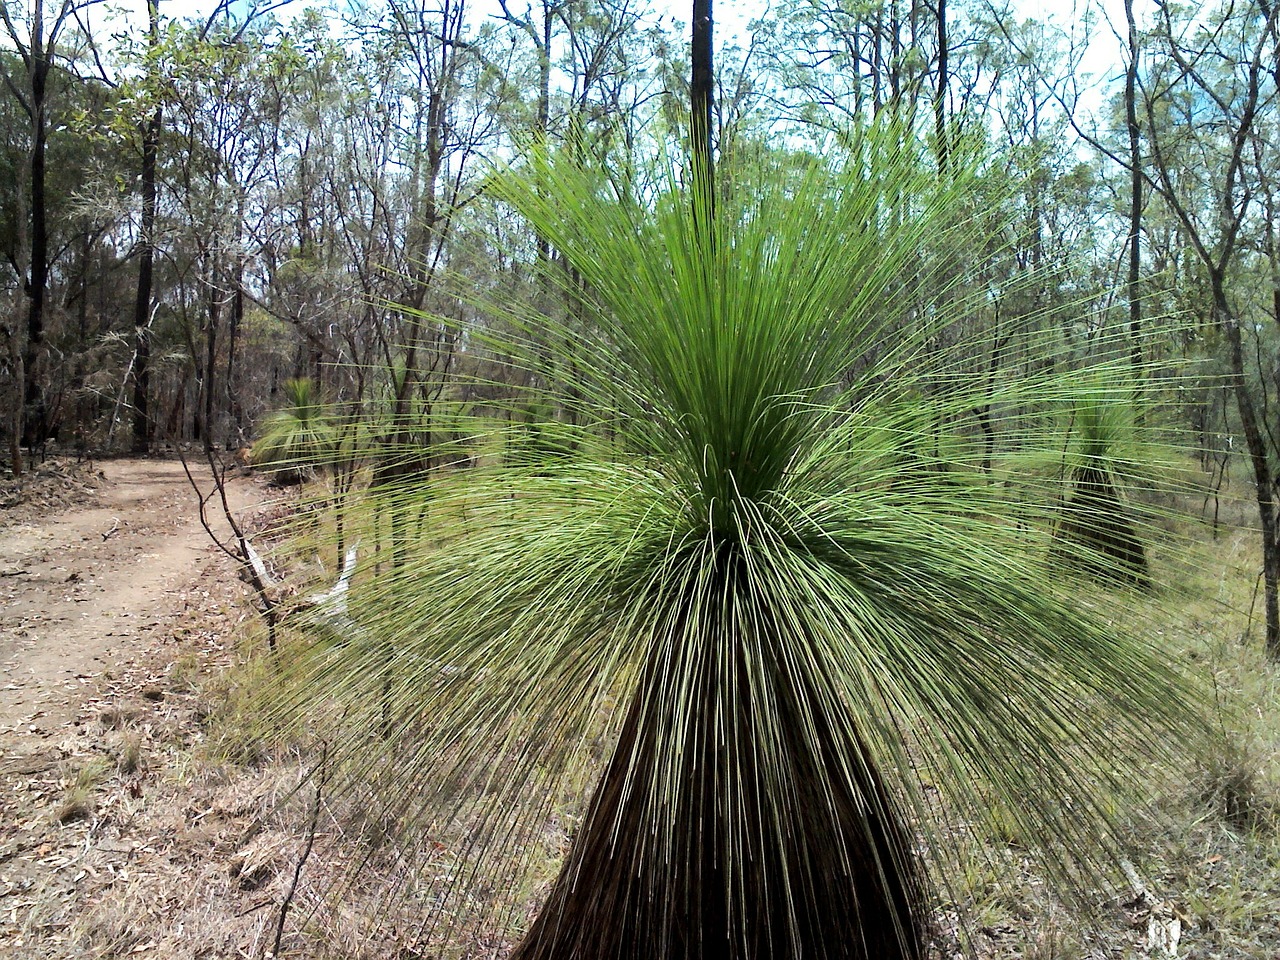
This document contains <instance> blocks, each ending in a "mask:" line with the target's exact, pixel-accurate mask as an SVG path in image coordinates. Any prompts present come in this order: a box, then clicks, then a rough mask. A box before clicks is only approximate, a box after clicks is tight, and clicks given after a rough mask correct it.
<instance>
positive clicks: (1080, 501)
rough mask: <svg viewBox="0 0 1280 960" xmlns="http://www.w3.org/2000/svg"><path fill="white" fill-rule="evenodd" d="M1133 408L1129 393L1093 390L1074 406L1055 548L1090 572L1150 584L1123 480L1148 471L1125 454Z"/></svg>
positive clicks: (1071, 564) (1129, 444)
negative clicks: (1066, 480)
mask: <svg viewBox="0 0 1280 960" xmlns="http://www.w3.org/2000/svg"><path fill="white" fill-rule="evenodd" d="M1134 409H1135V404H1134V403H1133V401H1132V399H1131V393H1129V392H1122V393H1121V394H1118V395H1117V394H1115V393H1106V392H1105V391H1095V392H1094V393H1093V394H1091V395H1082V396H1081V397H1080V398H1079V399H1078V400H1076V401H1075V403H1074V404H1073V405H1072V415H1071V426H1070V434H1071V436H1070V444H1069V448H1068V449H1069V460H1070V492H1069V495H1068V497H1067V500H1066V502H1065V503H1064V505H1063V508H1062V515H1061V517H1060V519H1059V522H1058V529H1057V543H1056V544H1055V551H1054V552H1055V556H1057V557H1058V558H1059V559H1060V560H1061V561H1062V562H1063V563H1064V564H1066V565H1067V566H1069V567H1072V568H1075V569H1077V570H1079V571H1080V572H1082V573H1085V574H1087V575H1089V576H1092V577H1096V578H1098V579H1101V580H1105V581H1111V582H1114V583H1120V584H1128V585H1132V586H1137V587H1149V586H1150V585H1151V572H1150V568H1149V566H1148V563H1147V551H1146V549H1145V547H1144V546H1143V543H1142V540H1141V539H1140V538H1139V536H1138V530H1137V526H1136V525H1135V524H1134V522H1133V521H1132V519H1130V517H1129V515H1128V511H1127V510H1126V508H1125V504H1124V499H1123V497H1122V495H1121V491H1120V480H1122V479H1133V478H1134V477H1135V476H1136V475H1137V471H1139V470H1142V469H1144V465H1143V464H1141V463H1140V462H1135V461H1134V460H1133V459H1132V457H1130V456H1127V454H1128V453H1129V452H1130V450H1129V449H1127V448H1132V447H1133V445H1134V443H1135V442H1136V431H1137V427H1136V424H1135V423H1134ZM1150 467H1151V465H1150V464H1146V465H1145V468H1146V469H1147V470H1149V469H1150ZM1117 474H1119V478H1118V477H1117Z"/></svg>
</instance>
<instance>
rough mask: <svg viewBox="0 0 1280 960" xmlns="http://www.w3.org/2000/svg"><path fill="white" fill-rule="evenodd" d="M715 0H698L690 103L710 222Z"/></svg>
mask: <svg viewBox="0 0 1280 960" xmlns="http://www.w3.org/2000/svg"><path fill="white" fill-rule="evenodd" d="M711 2H712V0H694V2H693V37H692V55H691V61H692V63H691V65H692V76H691V82H690V98H691V103H690V107H691V110H692V118H691V125H690V132H691V137H692V141H691V144H690V154H691V161H692V164H693V172H694V184H695V189H696V190H698V191H700V192H701V193H702V198H701V199H702V201H703V202H704V203H705V204H706V207H705V214H706V216H707V218H708V222H710V219H711V217H712V215H713V210H712V205H713V204H714V202H715V163H714V154H713V144H712V119H711V118H712V116H713V113H712V106H713V100H714V97H715V61H714V54H713V46H712V40H713V23H712V11H711Z"/></svg>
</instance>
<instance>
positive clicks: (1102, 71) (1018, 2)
mask: <svg viewBox="0 0 1280 960" xmlns="http://www.w3.org/2000/svg"><path fill="white" fill-rule="evenodd" d="M216 2H217V0H160V12H161V14H162V16H164V17H200V18H203V17H205V16H208V14H209V13H210V11H211V10H213V9H214V6H215V4H216ZM250 2H252V0H232V3H233V4H234V5H235V7H237V8H242V7H247V6H248V4H249V3H250ZM256 2H257V3H258V4H259V5H260V6H261V5H266V4H268V3H270V2H272V0H256ZM509 2H511V5H512V7H513V9H517V10H519V9H522V8H523V6H524V3H525V2H527V0H509ZM787 2H788V0H738V2H732V0H719V2H718V3H716V4H715V19H716V24H715V37H716V43H717V45H721V44H728V43H730V42H732V41H734V40H736V41H737V42H738V43H739V45H741V46H746V41H747V40H748V37H749V30H748V24H749V22H750V21H751V20H752V19H754V18H756V17H759V16H760V15H761V13H763V12H764V11H765V10H766V8H767V7H768V6H769V4H770V3H773V4H777V3H787ZM974 2H977V3H981V2H988V3H990V2H996V3H1002V0H974ZM1012 3H1013V7H1014V10H1015V11H1018V12H1021V13H1022V14H1023V15H1025V16H1027V17H1031V16H1034V17H1037V18H1043V19H1048V20H1051V21H1054V22H1057V23H1058V24H1059V25H1061V26H1062V27H1063V28H1064V29H1067V30H1069V31H1070V30H1072V29H1073V28H1074V31H1075V34H1076V36H1077V37H1080V36H1081V35H1082V34H1083V33H1084V32H1085V31H1084V30H1083V27H1082V23H1081V18H1082V15H1083V12H1084V9H1085V7H1086V4H1089V5H1092V6H1094V7H1095V8H1098V7H1100V8H1101V10H1102V19H1101V20H1100V21H1099V22H1097V23H1096V24H1095V26H1094V27H1093V29H1092V30H1090V31H1088V32H1087V36H1084V37H1083V39H1085V40H1086V41H1087V43H1088V46H1087V50H1086V54H1085V57H1084V60H1083V61H1082V68H1083V70H1084V71H1085V72H1086V73H1089V74H1090V75H1092V77H1093V80H1094V82H1095V83H1099V82H1101V83H1106V82H1107V81H1109V80H1113V79H1114V75H1115V74H1116V72H1117V70H1118V68H1119V64H1121V63H1122V62H1123V60H1122V53H1121V41H1120V39H1119V36H1118V35H1120V36H1123V34H1124V5H1123V0H1012ZM312 5H315V3H314V2H312V0H292V2H291V3H290V4H289V5H288V6H286V7H284V9H283V10H281V11H280V12H279V13H278V14H277V15H278V16H280V17H281V19H287V18H288V16H289V10H290V9H296V10H298V11H299V12H300V11H301V10H303V9H305V8H306V7H308V6H312ZM652 5H653V7H654V8H655V10H656V11H657V12H658V13H659V14H660V15H661V16H663V17H664V18H665V17H673V18H674V19H675V20H677V21H679V22H681V23H682V24H686V25H687V24H688V22H689V17H690V8H691V6H692V4H691V0H652ZM1134 6H1135V12H1136V13H1137V15H1138V17H1139V22H1141V21H1142V19H1143V18H1144V15H1149V13H1150V11H1151V10H1154V9H1155V0H1135V3H1134ZM470 7H471V9H472V10H473V11H474V13H475V14H476V15H477V16H481V17H482V16H487V15H491V14H493V13H496V12H497V11H498V9H499V8H498V2H497V0H470ZM110 8H111V9H115V10H118V11H119V17H120V21H117V22H123V23H125V24H127V25H128V27H127V29H133V30H139V31H141V30H145V28H146V0H111V7H110ZM100 15H101V14H98V16H100Z"/></svg>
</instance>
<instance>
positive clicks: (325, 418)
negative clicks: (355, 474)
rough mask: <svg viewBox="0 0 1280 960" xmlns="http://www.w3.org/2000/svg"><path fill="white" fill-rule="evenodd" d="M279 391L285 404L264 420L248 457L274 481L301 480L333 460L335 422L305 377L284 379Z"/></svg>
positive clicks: (335, 448)
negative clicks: (267, 472) (269, 474)
mask: <svg viewBox="0 0 1280 960" xmlns="http://www.w3.org/2000/svg"><path fill="white" fill-rule="evenodd" d="M281 392H282V393H283V394H284V398H285V403H284V405H283V406H281V407H280V409H278V410H276V411H275V412H274V413H272V414H271V415H270V416H268V417H267V419H266V420H265V421H264V423H263V427H262V435H261V436H260V437H259V438H258V439H257V441H255V443H254V445H253V448H252V454H251V457H252V460H253V462H254V463H255V464H256V465H257V466H259V467H261V468H263V469H264V470H267V471H269V472H270V473H271V475H272V476H273V477H274V478H275V479H276V481H277V482H279V483H285V484H294V483H301V482H302V480H303V479H304V478H306V477H307V476H309V475H311V474H313V473H314V472H315V471H317V470H320V469H323V468H325V467H328V466H330V465H332V463H333V462H334V460H335V458H336V453H337V447H338V440H339V429H338V424H337V422H336V420H335V417H334V416H333V414H332V411H331V409H330V408H329V406H327V405H326V404H325V402H324V400H323V399H322V397H321V396H320V391H319V390H318V389H317V387H316V384H315V381H313V380H311V379H310V378H309V377H299V378H297V379H292V380H286V381H285V382H284V384H283V385H282V387H281Z"/></svg>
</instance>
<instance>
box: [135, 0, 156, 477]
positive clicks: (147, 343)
mask: <svg viewBox="0 0 1280 960" xmlns="http://www.w3.org/2000/svg"><path fill="white" fill-rule="evenodd" d="M158 5H159V0H150V3H149V4H148V5H147V10H148V13H149V14H150V18H151V37H152V42H153V43H154V42H157V37H158V30H159V11H158ZM163 120H164V117H163V113H162V112H161V108H160V107H156V110H155V113H153V114H152V115H151V118H150V119H149V120H148V121H147V125H146V127H145V128H144V130H143V138H142V224H141V235H140V237H139V241H140V246H139V250H138V291H137V296H136V298H135V299H134V305H133V330H134V351H135V354H136V359H135V361H134V368H133V452H134V453H146V452H147V451H148V450H149V449H150V447H151V413H150V406H149V404H150V399H151V286H152V272H153V269H154V264H155V240H154V233H155V223H156V154H157V152H158V150H159V143H160V130H161V125H162V123H163Z"/></svg>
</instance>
